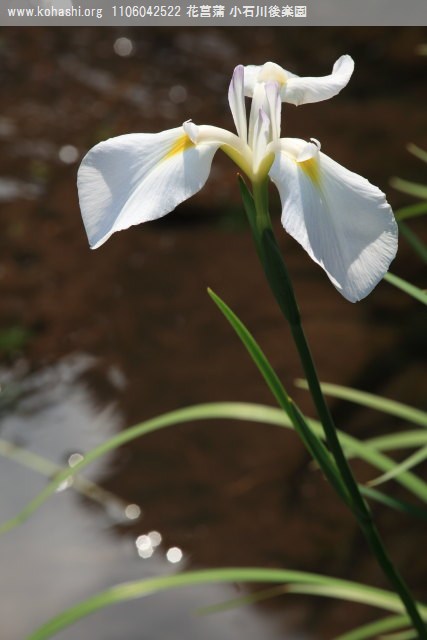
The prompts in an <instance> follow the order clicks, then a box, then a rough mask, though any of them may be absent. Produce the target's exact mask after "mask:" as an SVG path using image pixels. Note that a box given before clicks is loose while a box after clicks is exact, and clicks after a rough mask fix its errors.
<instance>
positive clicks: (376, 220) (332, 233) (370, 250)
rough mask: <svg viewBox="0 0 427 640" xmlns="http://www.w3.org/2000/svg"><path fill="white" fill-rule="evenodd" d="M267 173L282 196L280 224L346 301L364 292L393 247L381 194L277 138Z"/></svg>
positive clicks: (314, 147)
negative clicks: (274, 152)
mask: <svg viewBox="0 0 427 640" xmlns="http://www.w3.org/2000/svg"><path fill="white" fill-rule="evenodd" d="M270 177H271V178H272V180H273V181H274V182H275V184H276V185H277V188H278V190H279V193H280V198H281V201H282V207H283V210H282V224H283V226H284V227H285V229H286V231H287V232H288V233H289V234H290V235H291V236H293V237H294V238H295V239H296V240H297V241H298V242H299V243H300V244H301V245H302V246H303V247H304V249H305V250H306V251H307V253H308V254H309V255H310V256H311V258H312V259H313V260H314V261H315V262H317V263H318V264H319V265H320V266H321V267H322V268H323V269H324V270H325V271H326V273H327V275H328V277H329V279H330V280H331V282H332V283H333V284H334V286H335V287H336V288H337V289H338V291H339V292H340V293H341V294H342V295H343V296H344V297H345V298H347V300H350V302H356V301H357V300H360V299H362V298H364V297H365V296H367V295H368V294H369V293H370V292H371V291H372V289H373V288H374V287H375V286H376V285H377V284H378V282H379V281H380V280H381V279H382V278H383V276H384V275H385V273H386V272H387V270H388V268H389V265H390V262H391V261H392V260H393V258H394V257H395V255H396V251H397V225H396V222H395V219H394V217H393V212H392V210H391V208H390V206H389V205H388V203H387V201H386V199H385V195H384V194H383V193H382V192H381V191H380V190H379V189H378V188H377V187H375V186H373V185H372V184H371V183H370V182H368V180H366V179H365V178H362V177H361V176H359V175H357V174H356V173H353V172H351V171H349V170H348V169H345V168H344V167H342V166H341V165H340V164H338V163H337V162H334V160H332V159H331V158H329V157H328V156H326V155H325V154H324V153H321V152H320V151H319V147H318V144H314V143H313V142H311V143H307V142H305V141H304V140H299V139H292V138H285V139H282V140H281V141H280V147H279V148H278V150H277V154H276V158H275V160H274V163H273V165H272V167H271V170H270Z"/></svg>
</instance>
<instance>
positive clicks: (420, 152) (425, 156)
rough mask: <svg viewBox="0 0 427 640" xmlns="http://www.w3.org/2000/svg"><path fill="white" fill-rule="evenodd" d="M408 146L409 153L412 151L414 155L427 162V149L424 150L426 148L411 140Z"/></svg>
mask: <svg viewBox="0 0 427 640" xmlns="http://www.w3.org/2000/svg"><path fill="white" fill-rule="evenodd" d="M406 148H407V149H408V151H409V153H412V155H413V156H415V157H416V158H419V159H420V160H422V161H423V162H427V151H424V149H421V148H420V147H418V146H417V145H416V144H414V143H413V142H410V143H409V144H408V146H407V147H406Z"/></svg>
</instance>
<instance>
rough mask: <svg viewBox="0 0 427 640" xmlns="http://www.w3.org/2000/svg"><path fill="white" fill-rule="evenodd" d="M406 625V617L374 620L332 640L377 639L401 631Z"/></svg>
mask: <svg viewBox="0 0 427 640" xmlns="http://www.w3.org/2000/svg"><path fill="white" fill-rule="evenodd" d="M408 624H409V618H408V616H406V615H402V616H388V617H387V618H383V619H382V620H376V621H375V622H370V623H369V624H364V625H363V626H361V627H358V628H357V629H352V630H351V631H349V632H348V633H344V634H342V635H340V636H339V637H338V638H335V639H334V640H368V638H374V637H375V638H379V637H380V636H381V634H384V633H387V632H388V631H395V630H396V629H401V628H402V627H406V626H407V625H408Z"/></svg>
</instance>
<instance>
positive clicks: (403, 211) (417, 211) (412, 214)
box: [394, 202, 427, 223]
mask: <svg viewBox="0 0 427 640" xmlns="http://www.w3.org/2000/svg"><path fill="white" fill-rule="evenodd" d="M425 213H427V202H417V203H416V204H409V205H408V206H407V207H401V208H400V209H398V210H397V211H395V212H394V215H395V218H396V220H397V221H398V222H399V223H400V222H401V221H402V220H408V219H409V218H416V217H418V216H422V215H424V214H425Z"/></svg>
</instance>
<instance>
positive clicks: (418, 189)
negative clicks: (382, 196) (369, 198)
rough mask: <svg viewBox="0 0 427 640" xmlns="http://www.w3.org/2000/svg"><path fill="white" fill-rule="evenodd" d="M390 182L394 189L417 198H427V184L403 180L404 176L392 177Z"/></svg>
mask: <svg viewBox="0 0 427 640" xmlns="http://www.w3.org/2000/svg"><path fill="white" fill-rule="evenodd" d="M390 184H391V186H392V187H393V189H396V190H397V191H400V192H401V193H407V194H408V195H410V196H414V197H415V198H420V199H421V200H427V186H426V185H425V184H420V183H419V182H410V181H409V180H402V178H392V179H391V180H390Z"/></svg>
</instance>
